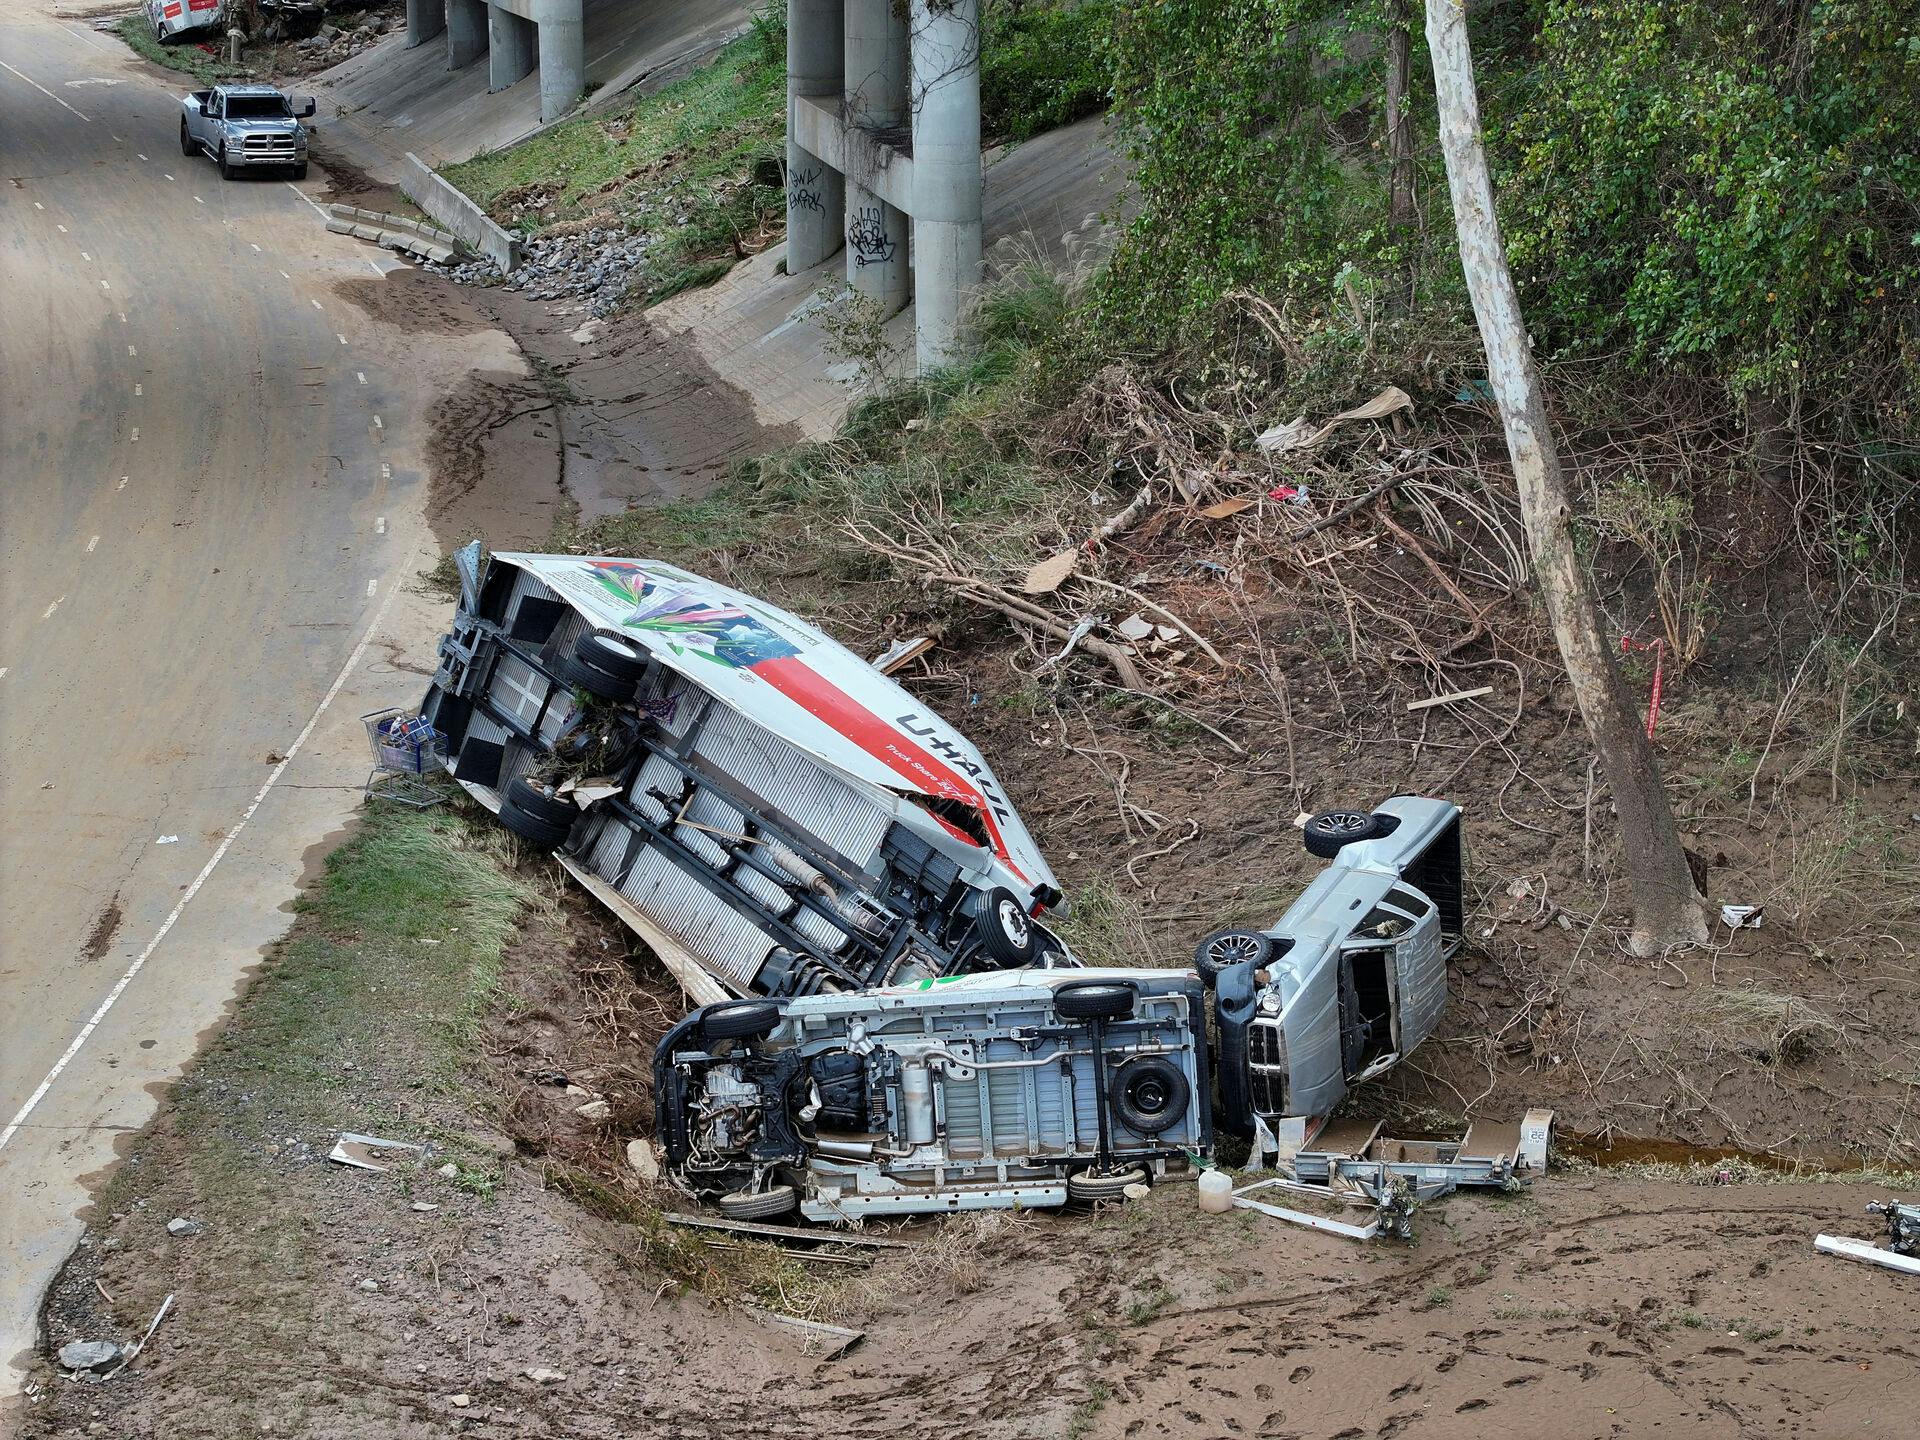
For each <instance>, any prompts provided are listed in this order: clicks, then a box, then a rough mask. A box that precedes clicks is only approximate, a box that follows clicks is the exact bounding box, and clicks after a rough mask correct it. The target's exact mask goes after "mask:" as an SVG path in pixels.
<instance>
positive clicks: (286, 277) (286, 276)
mask: <svg viewBox="0 0 1920 1440" xmlns="http://www.w3.org/2000/svg"><path fill="white" fill-rule="evenodd" d="M280 278H281V279H282V280H291V279H293V277H292V276H291V275H289V274H288V273H287V272H286V271H284V270H282V271H281V272H280Z"/></svg>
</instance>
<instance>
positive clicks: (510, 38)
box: [487, 5, 538, 94]
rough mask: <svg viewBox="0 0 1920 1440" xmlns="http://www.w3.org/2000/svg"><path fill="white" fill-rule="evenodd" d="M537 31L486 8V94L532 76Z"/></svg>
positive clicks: (530, 24)
mask: <svg viewBox="0 0 1920 1440" xmlns="http://www.w3.org/2000/svg"><path fill="white" fill-rule="evenodd" d="M536 35H537V32H536V30H535V28H534V23H533V21H531V20H522V19H521V18H520V17H519V16H518V15H515V14H514V13H513V12H512V11H510V10H503V9H501V8H500V7H499V6H498V5H489V6H487V91H488V93H489V94H491V93H492V92H494V91H496V90H504V89H506V88H507V87H508V86H509V85H512V84H514V83H515V82H516V81H520V80H524V79H526V78H527V76H529V75H531V74H532V73H533V67H534V64H535V60H534V56H535V54H536V49H535V47H536V45H537V43H538V41H537V39H536Z"/></svg>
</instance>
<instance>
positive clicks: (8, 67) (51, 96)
mask: <svg viewBox="0 0 1920 1440" xmlns="http://www.w3.org/2000/svg"><path fill="white" fill-rule="evenodd" d="M0 70H6V71H9V72H11V73H12V74H15V75H20V72H19V71H18V70H15V69H14V68H13V66H11V65H9V64H7V62H6V61H4V60H0ZM20 78H21V79H22V80H25V81H26V82H27V83H28V84H29V85H31V86H33V88H34V89H36V90H38V91H39V92H40V93H41V94H42V95H44V96H46V97H47V98H48V99H49V100H51V101H53V103H54V104H56V105H58V106H59V107H60V108H61V109H62V110H65V111H66V112H67V113H68V114H70V115H79V116H80V118H81V119H82V120H84V121H86V122H87V123H88V124H89V125H91V124H92V123H93V117H92V116H91V115H82V114H81V113H80V112H79V111H78V110H75V109H74V108H73V106H71V105H69V104H67V102H66V101H64V100H62V99H61V98H60V97H59V96H58V95H56V94H54V93H53V91H51V90H49V89H47V87H46V86H44V85H42V84H41V83H40V82H39V81H38V80H35V79H34V78H33V77H32V76H29V75H20Z"/></svg>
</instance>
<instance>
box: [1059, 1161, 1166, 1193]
mask: <svg viewBox="0 0 1920 1440" xmlns="http://www.w3.org/2000/svg"><path fill="white" fill-rule="evenodd" d="M1146 1183H1147V1167H1146V1166H1144V1165H1129V1166H1127V1167H1126V1168H1125V1169H1123V1170H1110V1171H1108V1172H1107V1173H1106V1174H1104V1175H1103V1174H1101V1173H1100V1172H1099V1171H1097V1170H1082V1171H1081V1172H1080V1173H1079V1174H1078V1175H1069V1176H1068V1177H1067V1198H1068V1199H1069V1200H1087V1201H1091V1200H1124V1199H1126V1198H1127V1195H1126V1191H1127V1186H1129V1185H1144V1184H1146Z"/></svg>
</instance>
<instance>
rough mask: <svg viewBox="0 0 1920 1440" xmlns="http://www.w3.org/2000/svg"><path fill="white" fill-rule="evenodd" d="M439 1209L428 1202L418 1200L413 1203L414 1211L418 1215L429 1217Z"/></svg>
mask: <svg viewBox="0 0 1920 1440" xmlns="http://www.w3.org/2000/svg"><path fill="white" fill-rule="evenodd" d="M439 1208H440V1207H439V1206H438V1205H435V1204H433V1203H432V1202H431V1201H427V1200H416V1201H414V1202H413V1210H414V1213H415V1214H416V1215H428V1214H431V1213H432V1212H433V1211H435V1210H438V1209H439Z"/></svg>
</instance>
